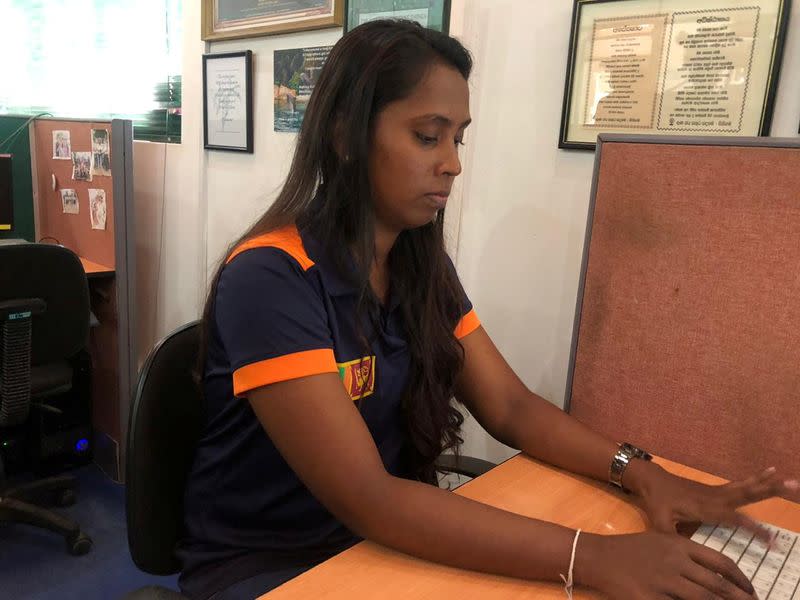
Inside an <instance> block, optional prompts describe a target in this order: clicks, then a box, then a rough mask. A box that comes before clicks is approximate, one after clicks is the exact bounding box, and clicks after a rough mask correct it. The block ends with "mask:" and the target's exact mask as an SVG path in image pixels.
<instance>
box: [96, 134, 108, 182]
mask: <svg viewBox="0 0 800 600" xmlns="http://www.w3.org/2000/svg"><path fill="white" fill-rule="evenodd" d="M92 175H105V176H109V175H111V156H110V155H109V144H108V129H92Z"/></svg>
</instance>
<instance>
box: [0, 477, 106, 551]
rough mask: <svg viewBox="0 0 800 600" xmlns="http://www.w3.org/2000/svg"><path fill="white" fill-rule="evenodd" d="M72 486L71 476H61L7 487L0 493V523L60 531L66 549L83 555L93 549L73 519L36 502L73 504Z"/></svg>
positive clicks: (73, 479) (73, 483) (90, 542)
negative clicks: (20, 524)
mask: <svg viewBox="0 0 800 600" xmlns="http://www.w3.org/2000/svg"><path fill="white" fill-rule="evenodd" d="M75 486H76V481H75V478H74V477H72V476H70V475H60V476H58V477H49V478H47V479H40V480H37V481H32V482H30V483H27V484H24V485H20V486H16V487H13V488H8V489H6V490H4V491H3V492H2V493H1V495H0V522H3V523H24V524H26V525H32V526H34V527H40V528H42V529H47V530H49V531H52V532H54V533H59V534H61V535H62V536H64V541H65V543H66V546H67V552H69V553H70V554H72V555H75V556H79V555H82V554H86V553H87V552H89V550H91V549H92V540H91V538H89V536H87V535H86V534H85V533H83V532H82V531H81V529H80V526H79V525H78V524H77V523H76V522H75V521H72V520H70V519H67V518H66V517H63V516H61V515H59V514H58V513H56V512H53V511H51V510H48V509H46V508H42V507H41V506H37V505H36V504H45V505H57V506H69V505H71V504H74V503H75ZM34 503H36V504H34Z"/></svg>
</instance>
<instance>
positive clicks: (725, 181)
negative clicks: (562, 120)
mask: <svg viewBox="0 0 800 600" xmlns="http://www.w3.org/2000/svg"><path fill="white" fill-rule="evenodd" d="M588 219H589V222H588V226H587V246H586V249H585V256H584V265H583V272H582V278H581V289H580V290H579V294H578V303H577V309H576V323H575V330H574V332H573V352H572V359H571V364H570V378H569V380H568V381H567V398H566V400H567V406H568V410H569V411H570V413H571V414H573V415H574V416H575V417H577V418H578V419H579V420H581V421H583V422H585V423H587V424H589V425H590V426H592V427H594V428H596V429H598V430H600V431H602V432H604V433H606V434H607V435H609V436H611V437H612V438H613V439H615V440H616V441H630V442H632V443H634V444H637V445H641V446H643V447H645V448H647V449H650V450H651V451H653V452H654V453H656V454H659V455H661V456H664V457H666V458H669V459H673V460H677V461H679V462H682V463H686V464H688V465H691V466H694V467H697V468H700V469H703V470H705V471H709V472H712V473H715V474H718V475H721V476H723V477H727V478H738V477H744V476H748V475H751V474H753V473H754V472H755V471H757V470H759V469H761V468H765V467H768V466H772V465H776V466H778V467H780V468H781V469H782V470H784V471H785V472H786V474H787V476H800V414H799V413H798V408H800V143H798V142H797V141H788V140H769V139H764V138H759V139H756V138H746V139H739V140H736V139H732V140H719V141H717V140H701V139H697V138H695V139H692V138H684V139H680V138H647V137H644V136H642V137H639V136H602V137H601V143H600V144H599V146H598V157H597V162H596V165H595V184H594V187H593V202H592V207H591V208H590V211H589V216H588Z"/></svg>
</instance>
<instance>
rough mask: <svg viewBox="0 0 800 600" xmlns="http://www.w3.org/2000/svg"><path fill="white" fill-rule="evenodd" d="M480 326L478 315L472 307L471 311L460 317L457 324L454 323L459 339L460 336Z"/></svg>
mask: <svg viewBox="0 0 800 600" xmlns="http://www.w3.org/2000/svg"><path fill="white" fill-rule="evenodd" d="M480 326H481V321H480V319H478V315H477V314H476V313H475V309H474V308H473V309H472V310H471V311H469V312H468V313H467V314H465V315H464V316H463V317H461V320H460V321H459V322H458V325H456V330H455V335H456V338H458V339H459V340H460V339H461V338H463V337H465V336H467V335H469V334H470V333H472V332H473V331H475V330H476V329H477V328H478V327H480Z"/></svg>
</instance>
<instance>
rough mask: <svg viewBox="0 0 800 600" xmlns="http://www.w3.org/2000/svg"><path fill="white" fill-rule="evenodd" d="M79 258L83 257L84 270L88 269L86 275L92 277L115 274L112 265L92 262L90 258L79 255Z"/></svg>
mask: <svg viewBox="0 0 800 600" xmlns="http://www.w3.org/2000/svg"><path fill="white" fill-rule="evenodd" d="M78 258H80V259H81V264H82V265H83V270H84V271H86V277H88V278H90V279H91V278H94V277H108V276H111V275H113V274H114V269H112V268H111V267H107V266H105V265H101V264H100V263H96V262H92V261H91V260H89V259H88V258H83V257H82V256H79V257H78Z"/></svg>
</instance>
